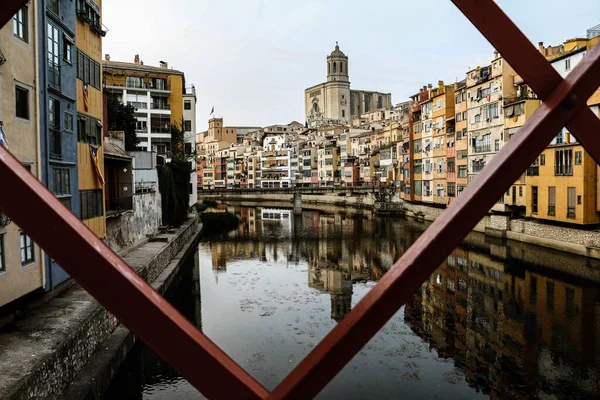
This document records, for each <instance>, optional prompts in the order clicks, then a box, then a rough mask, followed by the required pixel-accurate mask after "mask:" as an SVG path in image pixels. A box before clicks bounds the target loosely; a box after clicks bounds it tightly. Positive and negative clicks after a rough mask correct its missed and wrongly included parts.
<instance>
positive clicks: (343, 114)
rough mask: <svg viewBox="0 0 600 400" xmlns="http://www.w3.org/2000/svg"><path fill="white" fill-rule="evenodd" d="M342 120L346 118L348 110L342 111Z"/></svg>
mask: <svg viewBox="0 0 600 400" xmlns="http://www.w3.org/2000/svg"><path fill="white" fill-rule="evenodd" d="M342 118H346V110H342Z"/></svg>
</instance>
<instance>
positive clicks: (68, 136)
mask: <svg viewBox="0 0 600 400" xmlns="http://www.w3.org/2000/svg"><path fill="white" fill-rule="evenodd" d="M37 12H38V18H37V21H39V22H38V27H37V28H38V33H37V35H38V38H39V40H38V51H39V53H38V54H39V60H38V62H39V80H38V90H39V95H40V101H39V120H40V161H41V173H42V174H41V178H42V179H41V180H42V182H43V183H44V184H45V185H46V186H47V187H48V189H49V190H51V191H52V192H53V193H54V194H55V195H56V196H57V197H58V198H59V199H60V201H61V202H62V203H63V205H64V206H65V207H67V208H69V209H70V210H71V211H72V212H73V213H74V214H75V215H77V216H79V217H81V213H80V211H81V209H80V204H79V200H80V199H79V185H78V182H79V177H78V169H77V135H78V132H77V130H78V124H77V123H76V122H77V115H76V114H77V104H76V99H77V97H78V93H77V84H76V80H77V79H76V74H77V57H76V51H75V26H76V22H75V20H76V18H77V17H76V12H75V2H72V1H58V0H42V1H40V2H39V8H38V9H37ZM97 200H98V202H99V204H102V201H103V200H102V198H99V199H97ZM45 272H46V284H45V288H46V290H52V289H54V288H55V287H57V286H58V285H59V284H60V283H62V282H64V281H66V280H67V279H68V278H69V276H68V275H67V273H66V272H65V271H64V270H63V269H62V268H60V266H58V264H56V262H54V260H52V259H51V258H50V257H49V256H46V257H45Z"/></svg>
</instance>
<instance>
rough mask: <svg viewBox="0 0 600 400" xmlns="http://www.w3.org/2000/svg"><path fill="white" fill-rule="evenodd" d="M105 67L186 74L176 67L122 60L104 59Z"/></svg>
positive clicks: (103, 64) (103, 65)
mask: <svg viewBox="0 0 600 400" xmlns="http://www.w3.org/2000/svg"><path fill="white" fill-rule="evenodd" d="M102 67H103V68H118V69H128V70H134V71H142V72H158V73H163V74H170V75H184V73H183V72H181V71H178V70H176V69H166V68H160V67H153V66H151V65H142V64H135V63H128V62H122V61H102Z"/></svg>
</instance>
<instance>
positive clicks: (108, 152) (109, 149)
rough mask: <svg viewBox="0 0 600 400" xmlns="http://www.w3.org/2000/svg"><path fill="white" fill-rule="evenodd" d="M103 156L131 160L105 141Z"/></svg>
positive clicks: (120, 150) (116, 147) (121, 150)
mask: <svg viewBox="0 0 600 400" xmlns="http://www.w3.org/2000/svg"><path fill="white" fill-rule="evenodd" d="M104 156H112V157H117V158H127V159H131V158H132V157H131V156H130V155H129V154H127V153H126V152H125V151H124V150H123V149H121V148H120V147H118V146H116V145H114V144H112V143H110V142H109V141H107V140H105V141H104Z"/></svg>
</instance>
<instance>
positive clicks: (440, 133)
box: [431, 81, 454, 204]
mask: <svg viewBox="0 0 600 400" xmlns="http://www.w3.org/2000/svg"><path fill="white" fill-rule="evenodd" d="M431 100H432V104H433V106H432V121H433V126H432V132H433V135H432V147H433V183H432V191H433V202H434V203H437V204H447V203H448V201H447V199H448V188H447V185H446V177H447V175H446V172H447V167H448V166H447V151H448V150H450V156H451V158H453V156H454V140H452V141H450V143H451V144H452V147H448V146H447V145H448V140H447V131H448V127H450V132H452V133H453V132H454V124H453V122H451V121H449V120H450V119H452V118H454V86H453V85H444V82H443V81H438V86H437V88H435V89H433V90H432V91H431ZM453 138H454V137H453V136H452V139H453ZM453 193H454V191H453Z"/></svg>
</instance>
